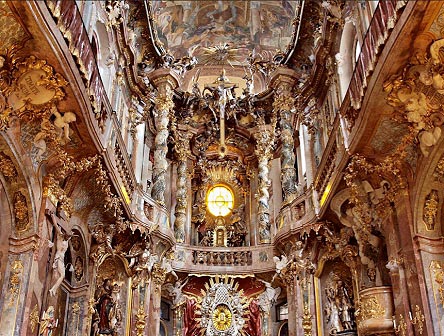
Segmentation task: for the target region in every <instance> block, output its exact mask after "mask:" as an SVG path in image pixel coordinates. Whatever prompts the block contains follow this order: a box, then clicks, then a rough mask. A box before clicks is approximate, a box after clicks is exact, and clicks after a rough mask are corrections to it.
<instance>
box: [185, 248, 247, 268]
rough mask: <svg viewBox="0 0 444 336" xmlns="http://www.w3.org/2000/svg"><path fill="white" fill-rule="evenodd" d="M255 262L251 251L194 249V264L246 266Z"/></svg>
mask: <svg viewBox="0 0 444 336" xmlns="http://www.w3.org/2000/svg"><path fill="white" fill-rule="evenodd" d="M252 262H253V258H252V253H251V251H193V264H194V265H196V264H200V265H214V266H246V265H251V264H252Z"/></svg>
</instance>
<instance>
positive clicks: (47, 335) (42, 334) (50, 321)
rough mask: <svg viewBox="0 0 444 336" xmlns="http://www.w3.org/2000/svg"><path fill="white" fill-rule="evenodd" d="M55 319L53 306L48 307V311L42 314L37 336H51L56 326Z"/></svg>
mask: <svg viewBox="0 0 444 336" xmlns="http://www.w3.org/2000/svg"><path fill="white" fill-rule="evenodd" d="M58 321H59V320H57V319H55V317H54V306H49V307H48V309H47V310H46V311H45V312H43V316H42V320H41V321H40V330H39V336H52V334H53V331H54V329H56V328H57V325H58Z"/></svg>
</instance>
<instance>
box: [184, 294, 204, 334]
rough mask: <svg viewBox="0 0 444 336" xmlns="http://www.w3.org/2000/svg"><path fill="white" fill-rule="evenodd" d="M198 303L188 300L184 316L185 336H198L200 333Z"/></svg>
mask: <svg viewBox="0 0 444 336" xmlns="http://www.w3.org/2000/svg"><path fill="white" fill-rule="evenodd" d="M195 311H196V301H194V300H187V306H186V308H185V314H184V316H183V336H197V335H200V333H199V323H198V322H197V321H196V314H195Z"/></svg>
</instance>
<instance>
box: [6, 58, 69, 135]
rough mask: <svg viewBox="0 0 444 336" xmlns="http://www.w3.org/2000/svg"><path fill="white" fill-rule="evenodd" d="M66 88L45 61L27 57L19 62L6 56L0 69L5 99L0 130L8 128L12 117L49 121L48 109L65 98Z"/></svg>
mask: <svg viewBox="0 0 444 336" xmlns="http://www.w3.org/2000/svg"><path fill="white" fill-rule="evenodd" d="M67 84H68V83H67V82H66V80H65V79H64V78H63V77H62V76H61V75H60V74H58V73H54V69H53V68H52V67H51V66H50V65H48V64H47V62H46V61H45V60H41V59H37V58H36V57H34V56H30V57H28V58H26V59H25V60H24V61H22V62H19V60H18V59H17V58H16V57H15V56H13V55H8V56H7V57H6V58H5V62H4V64H3V67H2V68H0V93H1V94H2V95H3V96H4V97H6V109H5V110H4V111H3V112H2V114H1V117H0V130H5V129H6V128H7V127H8V126H9V120H10V118H11V117H13V116H17V117H19V118H20V119H21V120H23V121H30V120H35V119H40V118H45V117H49V116H50V114H51V112H50V108H51V106H53V105H54V104H55V103H57V102H59V101H60V100H62V99H63V98H64V96H65V93H64V91H63V89H62V88H63V87H65V86H66V85H67Z"/></svg>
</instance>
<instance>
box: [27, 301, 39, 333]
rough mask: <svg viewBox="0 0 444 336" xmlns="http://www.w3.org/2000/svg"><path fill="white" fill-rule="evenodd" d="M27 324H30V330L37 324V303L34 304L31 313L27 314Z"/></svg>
mask: <svg viewBox="0 0 444 336" xmlns="http://www.w3.org/2000/svg"><path fill="white" fill-rule="evenodd" d="M29 324H30V326H31V331H32V332H34V330H35V327H37V326H38V324H39V307H38V305H37V303H36V304H35V306H34V309H33V310H32V312H31V314H30V315H29Z"/></svg>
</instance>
